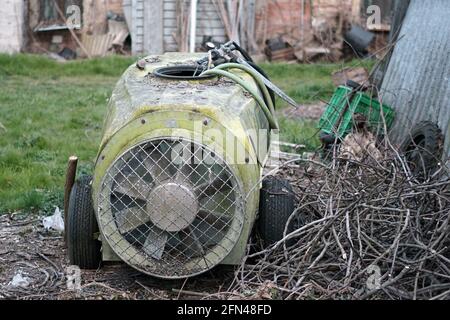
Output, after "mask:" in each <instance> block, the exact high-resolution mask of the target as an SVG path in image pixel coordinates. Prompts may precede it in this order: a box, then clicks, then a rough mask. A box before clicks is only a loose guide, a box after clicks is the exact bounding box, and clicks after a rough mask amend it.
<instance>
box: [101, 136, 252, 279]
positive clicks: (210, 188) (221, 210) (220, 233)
mask: <svg viewBox="0 0 450 320" xmlns="http://www.w3.org/2000/svg"><path fill="white" fill-rule="evenodd" d="M98 200H99V201H98V218H99V219H98V220H99V225H100V228H101V230H102V233H103V236H104V237H105V238H106V240H107V241H108V243H109V245H110V246H111V248H112V249H113V250H114V252H115V253H116V254H117V255H118V256H119V257H120V258H121V259H123V260H124V261H125V262H127V263H128V264H130V265H131V266H133V267H135V268H136V269H138V270H140V271H143V272H145V273H148V274H151V275H155V276H159V277H164V278H181V277H185V276H190V275H195V274H199V273H202V272H204V271H207V270H209V269H211V268H212V267H213V266H215V265H217V264H218V263H220V262H221V261H222V260H223V259H224V258H225V257H226V256H227V255H228V254H229V252H230V251H231V249H232V248H233V247H234V245H235V243H236V242H237V240H238V238H239V236H240V233H241V231H242V227H243V221H244V200H243V197H242V192H241V191H240V185H239V183H238V181H237V179H236V177H235V175H234V174H233V172H232V170H231V168H230V167H229V166H228V165H227V164H226V163H225V162H224V161H223V160H222V158H221V157H220V156H218V155H217V154H215V153H214V152H213V151H212V150H210V149H208V148H207V147H205V146H203V145H200V144H197V143H194V142H192V141H188V140H184V139H174V138H159V139H155V140H151V141H147V142H144V143H141V144H139V145H136V146H135V147H133V148H132V149H130V150H128V151H127V152H125V153H124V154H123V155H122V156H120V157H119V158H118V159H117V160H116V161H115V162H114V164H113V165H112V166H111V168H109V170H108V171H107V173H106V176H105V177H104V179H103V182H102V186H101V190H100V193H99V199H98Z"/></svg>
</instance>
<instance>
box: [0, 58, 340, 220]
mask: <svg viewBox="0 0 450 320" xmlns="http://www.w3.org/2000/svg"><path fill="white" fill-rule="evenodd" d="M133 61H135V59H134V58H126V57H109V58H105V59H94V60H90V61H74V62H68V63H64V64H60V63H57V62H54V61H52V60H49V59H47V58H45V57H41V56H33V55H16V56H8V55H0V84H1V85H0V213H5V212H17V211H21V212H39V213H43V214H46V213H51V212H53V210H54V207H55V206H59V207H60V208H61V207H62V201H63V186H64V175H65V169H66V164H67V163H66V162H67V158H68V157H69V156H70V155H72V154H73V153H75V152H76V154H77V155H78V156H79V158H80V163H79V173H81V174H83V173H86V174H88V173H91V172H92V169H93V165H94V158H95V155H96V152H97V148H98V144H99V140H100V135H101V125H102V123H103V116H104V114H105V111H106V102H107V99H108V98H109V96H110V94H111V91H112V89H113V87H114V84H115V83H116V81H117V80H118V78H119V77H120V75H121V74H122V72H123V71H124V70H125V69H126V68H127V67H128V66H129V65H130V64H131V63H132V62H133ZM263 67H264V69H266V70H267V72H268V73H269V75H270V77H271V78H272V80H273V81H274V82H275V83H277V84H278V85H279V86H280V87H281V88H283V89H284V90H286V91H287V93H288V94H290V95H292V96H293V98H294V99H295V100H296V101H298V102H299V103H310V102H314V101H317V100H318V99H328V97H329V94H331V93H332V91H333V86H332V84H331V81H330V78H329V76H330V74H331V72H332V71H334V70H336V69H338V68H339V67H340V66H339V65H321V66H314V65H285V64H265V65H263ZM280 105H281V107H285V106H284V104H283V103H280ZM280 124H281V127H282V132H281V136H282V139H283V140H287V141H291V142H295V143H302V144H306V145H307V146H308V148H310V149H312V148H315V147H317V139H315V138H314V137H313V136H314V133H315V132H316V129H315V123H313V122H307V121H296V120H291V119H286V118H281V119H280ZM311 137H312V138H311Z"/></svg>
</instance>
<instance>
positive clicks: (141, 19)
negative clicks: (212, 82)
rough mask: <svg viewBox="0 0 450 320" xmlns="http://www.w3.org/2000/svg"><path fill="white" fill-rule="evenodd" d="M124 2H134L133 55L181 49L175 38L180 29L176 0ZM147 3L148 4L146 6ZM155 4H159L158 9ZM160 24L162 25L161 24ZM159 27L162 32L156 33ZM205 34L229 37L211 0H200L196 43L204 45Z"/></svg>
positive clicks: (215, 37)
mask: <svg viewBox="0 0 450 320" xmlns="http://www.w3.org/2000/svg"><path fill="white" fill-rule="evenodd" d="M130 1H131V4H130ZM186 3H188V2H186ZM124 6H131V17H130V18H131V24H132V28H131V29H132V31H131V34H132V39H133V54H134V55H145V54H148V53H162V52H163V51H178V45H177V43H176V41H175V36H176V33H177V29H178V25H177V23H178V22H177V0H157V1H154V0H153V1H144V0H129V1H127V0H125V1H124ZM147 6H148V8H146V7H147ZM159 6H162V8H159ZM155 7H158V8H156V9H155ZM186 9H187V10H188V9H189V8H186ZM160 10H161V13H160V12H159V11H160ZM155 11H157V12H155ZM125 12H127V10H125ZM158 24H159V25H160V26H159V28H158ZM161 24H162V25H161ZM149 25H150V26H149ZM151 25H153V26H151ZM158 29H159V30H162V31H160V32H161V33H162V34H156V33H157V32H158V31H157V30H158ZM146 30H148V31H146ZM203 36H212V37H213V38H214V39H215V40H216V41H219V42H225V41H227V36H226V32H225V28H224V26H223V23H222V21H221V19H220V16H219V14H218V12H217V11H216V9H215V6H214V4H213V2H212V0H199V2H198V11H197V39H196V42H197V46H200V45H201V43H202V40H203ZM161 37H162V43H161V45H160V44H159V42H160V39H159V38H161Z"/></svg>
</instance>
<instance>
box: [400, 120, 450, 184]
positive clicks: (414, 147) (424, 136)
mask: <svg viewBox="0 0 450 320" xmlns="http://www.w3.org/2000/svg"><path fill="white" fill-rule="evenodd" d="M442 147H443V135H442V131H441V130H440V129H439V127H438V126H437V124H435V123H433V122H431V121H423V122H420V123H418V124H416V125H415V126H413V128H412V130H411V133H410V134H409V136H408V137H407V138H406V139H405V141H404V142H403V144H402V146H401V151H402V152H403V153H404V155H405V158H406V160H407V161H408V163H409V165H410V168H411V171H412V174H413V175H414V176H415V177H416V178H419V179H427V177H429V175H430V174H432V173H433V172H434V171H435V170H436V169H437V168H438V163H439V162H440V161H441V158H442V151H443V150H442V149H443V148H442Z"/></svg>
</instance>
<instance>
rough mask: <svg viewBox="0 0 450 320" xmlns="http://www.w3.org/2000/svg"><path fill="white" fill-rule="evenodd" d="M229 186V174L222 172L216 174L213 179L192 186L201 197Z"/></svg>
mask: <svg viewBox="0 0 450 320" xmlns="http://www.w3.org/2000/svg"><path fill="white" fill-rule="evenodd" d="M230 188H231V181H230V178H229V176H228V175H227V174H226V173H225V172H222V173H221V174H220V175H218V176H216V177H215V178H214V179H213V180H210V181H207V182H204V183H202V184H200V185H198V186H196V187H195V188H194V191H195V193H196V194H197V196H198V197H199V198H200V199H201V198H203V197H206V196H210V195H213V194H214V193H216V192H217V191H221V190H226V189H230Z"/></svg>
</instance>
